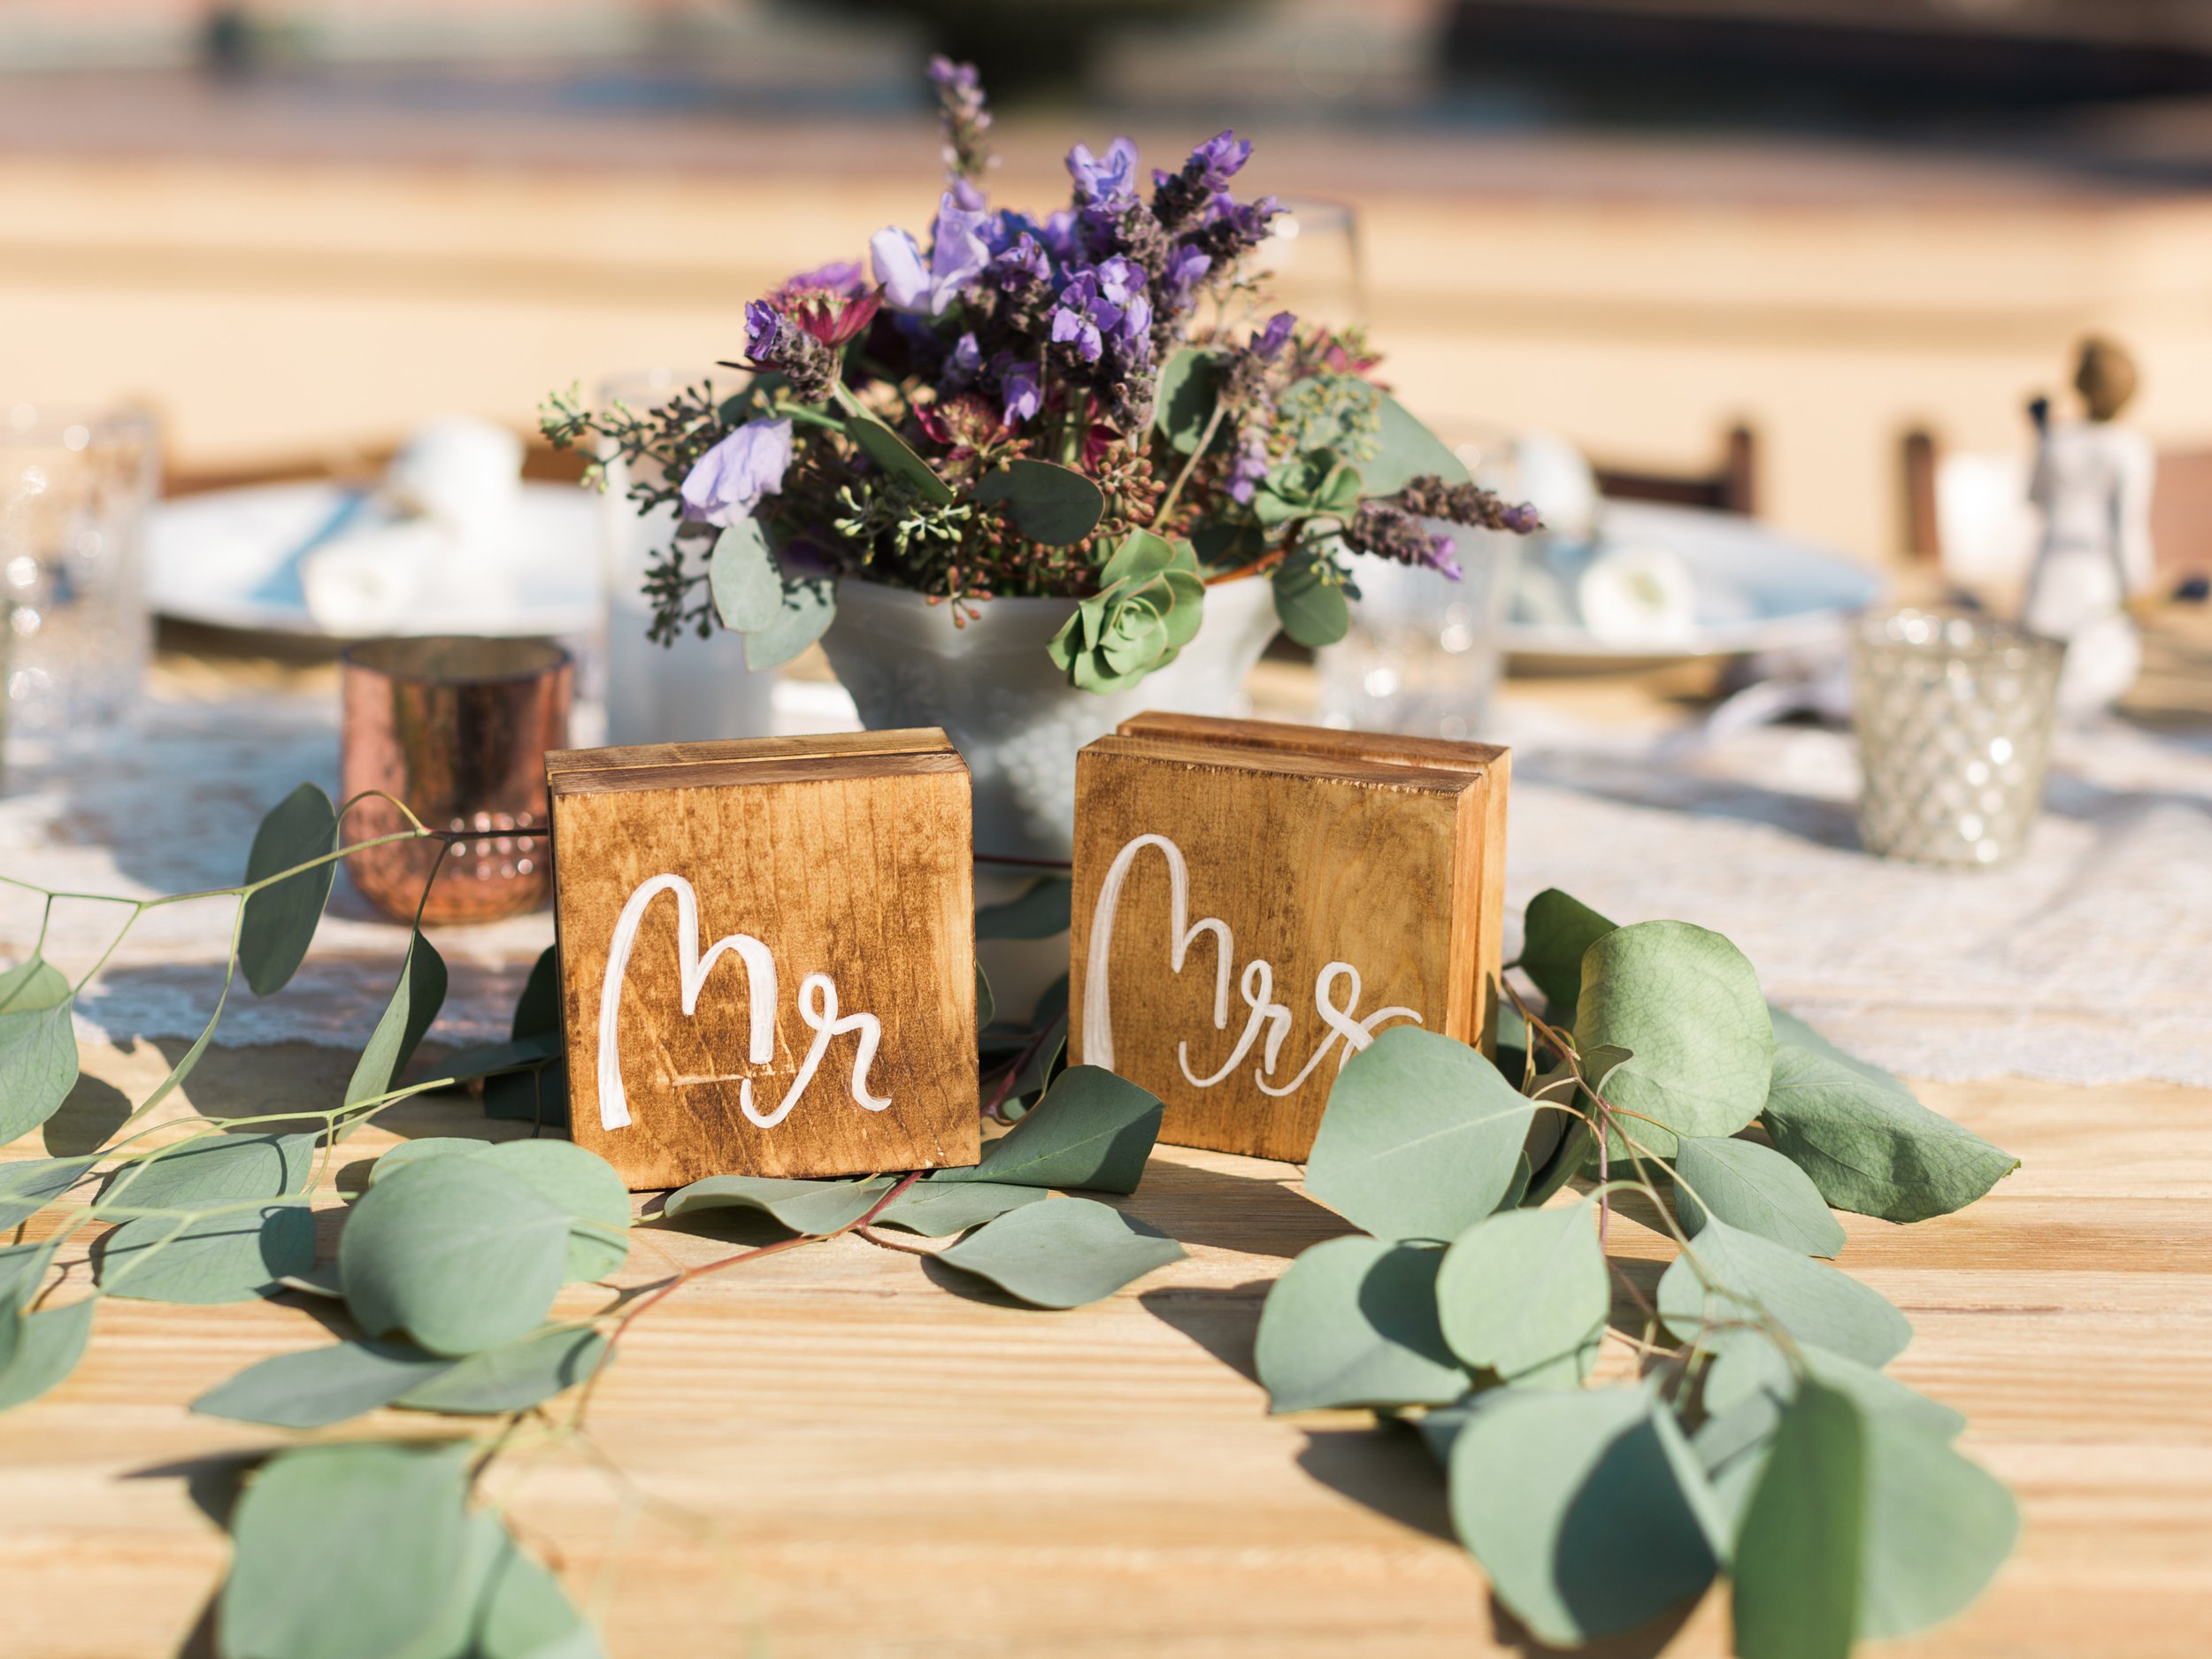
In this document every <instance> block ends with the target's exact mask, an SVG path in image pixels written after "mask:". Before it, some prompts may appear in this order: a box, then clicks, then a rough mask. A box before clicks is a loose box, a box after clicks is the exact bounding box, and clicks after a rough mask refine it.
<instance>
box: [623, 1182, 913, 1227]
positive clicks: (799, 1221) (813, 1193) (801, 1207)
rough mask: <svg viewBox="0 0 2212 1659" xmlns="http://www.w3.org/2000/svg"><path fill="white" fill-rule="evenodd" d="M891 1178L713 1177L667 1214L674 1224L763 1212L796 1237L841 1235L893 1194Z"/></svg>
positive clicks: (688, 1190) (678, 1196) (681, 1196)
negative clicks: (703, 1216)
mask: <svg viewBox="0 0 2212 1659" xmlns="http://www.w3.org/2000/svg"><path fill="white" fill-rule="evenodd" d="M891 1186H892V1182H891V1178H890V1177H888V1176H886V1175H879V1176H875V1177H872V1179H868V1180H864V1181H794V1180H781V1179H777V1178H776V1177H774V1176H769V1175H710V1176H709V1177H707V1179H704V1180H703V1181H694V1182H692V1183H691V1185H690V1186H688V1187H678V1188H677V1189H676V1190H675V1191H674V1192H672V1193H671V1194H669V1195H668V1202H667V1203H666V1205H664V1207H663V1209H662V1210H661V1214H663V1215H664V1216H666V1217H669V1218H670V1219H671V1220H673V1219H674V1218H676V1217H679V1216H690V1215H697V1214H698V1213H700V1212H701V1211H703V1210H759V1211H760V1212H761V1213H762V1214H763V1215H764V1216H767V1217H771V1218H772V1219H773V1220H775V1221H778V1222H780V1223H781V1224H782V1225H785V1226H787V1227H788V1228H790V1229H791V1231H792V1232H794V1233H836V1232H838V1231H840V1230H841V1229H843V1228H845V1227H849V1226H850V1225H852V1224H853V1223H854V1222H856V1221H857V1220H859V1219H860V1217H863V1216H864V1215H866V1214H867V1213H868V1211H869V1210H871V1209H872V1208H873V1207H874V1205H875V1202H876V1201H877V1200H878V1199H879V1198H881V1197H882V1196H883V1195H884V1194H886V1193H887V1192H888V1191H890V1190H891Z"/></svg>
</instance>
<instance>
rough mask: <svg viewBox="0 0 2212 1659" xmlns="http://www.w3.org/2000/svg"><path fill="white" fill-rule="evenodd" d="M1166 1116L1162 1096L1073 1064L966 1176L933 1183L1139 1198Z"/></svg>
mask: <svg viewBox="0 0 2212 1659" xmlns="http://www.w3.org/2000/svg"><path fill="white" fill-rule="evenodd" d="M1163 1110H1164V1108H1163V1107H1162V1106H1161V1104H1160V1100H1159V1096H1157V1095H1156V1094H1151V1093H1149V1092H1148V1091H1147V1090H1145V1089H1141V1088H1139V1087H1137V1086H1136V1085H1135V1084H1134V1083H1132V1082H1129V1081H1128V1080H1126V1079H1123V1078H1118V1077H1116V1076H1115V1075H1114V1074H1113V1073H1112V1072H1111V1071H1106V1070H1104V1069H1102V1067H1099V1066H1094V1065H1071V1066H1070V1067H1069V1068H1068V1069H1067V1070H1066V1071H1063V1072H1061V1073H1060V1075H1059V1076H1058V1077H1057V1078H1056V1079H1053V1084H1052V1087H1050V1088H1048V1089H1047V1090H1046V1091H1045V1093H1044V1097H1043V1098H1042V1099H1041V1100H1040V1101H1039V1102H1037V1104H1036V1106H1035V1108H1034V1109H1033V1110H1031V1111H1030V1112H1029V1114H1028V1115H1027V1116H1026V1117H1025V1118H1023V1119H1022V1120H1021V1121H1020V1122H1019V1123H1018V1124H1016V1125H1014V1126H1013V1128H1011V1129H1010V1130H1009V1131H1008V1132H1007V1133H1005V1134H1002V1135H1001V1136H1000V1137H999V1138H998V1139H997V1140H995V1141H992V1142H991V1143H990V1144H989V1145H987V1146H986V1147H985V1148H983V1161H982V1162H981V1163H980V1164H975V1165H973V1166H972V1167H970V1168H967V1169H954V1170H939V1171H935V1172H934V1173H933V1174H932V1175H931V1176H930V1177H929V1178H928V1184H929V1185H932V1186H935V1185H938V1184H943V1185H946V1186H952V1185H955V1184H956V1183H958V1182H962V1181H993V1182H1005V1183H1007V1184H1009V1185H1011V1186H1015V1187H1056V1188H1059V1189H1060V1190H1062V1191H1066V1190H1068V1189H1071V1188H1077V1189H1080V1190H1083V1191H1087V1192H1094V1193H1133V1192H1135V1191H1136V1190H1137V1181H1138V1179H1139V1178H1140V1177H1141V1176H1142V1175H1143V1173H1144V1164H1145V1160H1146V1159H1147V1158H1148V1157H1150V1156H1152V1143H1153V1142H1154V1141H1156V1140H1157V1139H1158V1138H1159V1134H1160V1117H1161V1113H1162V1112H1163Z"/></svg>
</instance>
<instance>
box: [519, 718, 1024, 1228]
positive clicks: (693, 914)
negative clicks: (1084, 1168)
mask: <svg viewBox="0 0 2212 1659" xmlns="http://www.w3.org/2000/svg"><path fill="white" fill-rule="evenodd" d="M546 776H547V781H548V786H549V796H550V799H551V803H552V814H553V845H554V888H555V895H556V910H557V915H556V920H557V925H558V927H559V935H560V961H561V990H562V996H563V1001H564V1003H565V1018H566V1024H567V1050H568V1078H569V1112H570V1119H571V1124H572V1133H573V1134H574V1135H575V1138H576V1142H577V1144H578V1145H579V1146H582V1147H586V1148H589V1149H590V1150H591V1151H594V1152H596V1153H597V1154H599V1155H600V1156H602V1157H603V1158H605V1159H606V1160H607V1161H608V1162H609V1163H610V1164H613V1165H614V1167H615V1168H616V1169H617V1170H618V1171H621V1172H622V1176H623V1178H624V1179H626V1181H627V1182H628V1183H629V1184H630V1187H632V1189H633V1190H636V1189H640V1188H644V1187H673V1186H676V1185H679V1184H680V1183H682V1182H686V1181H692V1180H696V1179H700V1178H702V1177H703V1176H709V1175H726V1174H747V1175H786V1176H819V1175H850V1174H858V1173H862V1172H872V1171H881V1170H910V1169H920V1168H934V1167H938V1166H941V1165H947V1164H973V1163H974V1162H975V1161H976V1159H977V1157H978V1156H979V1151H980V1148H979V1140H978V1131H977V1114H976V1046H975V1029H976V1027H975V916H974V909H975V901H974V886H973V879H974V872H973V864H972V849H971V841H970V828H969V791H968V770H967V767H966V766H965V765H964V764H963V763H962V761H961V759H960V757H959V755H958V754H957V753H956V752H955V751H954V749H953V748H952V746H951V745H950V744H949V743H948V742H947V741H945V736H944V733H941V732H939V731H935V730H928V731H914V732H870V733H857V734H854V735H849V736H834V737H817V738H766V739H758V740H749V741H737V742H724V743H676V744H650V745H646V746H643V747H641V748H634V749H567V750H558V751H556V752H554V753H552V754H549V755H548V756H547V757H546Z"/></svg>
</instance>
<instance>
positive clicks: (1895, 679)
mask: <svg viewBox="0 0 2212 1659" xmlns="http://www.w3.org/2000/svg"><path fill="white" fill-rule="evenodd" d="M2065 656H2066V649H2065V647H2064V646H2062V645H2061V644H2059V643H2058V642H2057V641H2053V640H2046V639H2040V638H2038V637H2037V636H2035V635H2033V634H2026V633H2024V632H2022V631H2021V630H2020V629H2018V628H2016V627H2014V626H2011V625H2009V624H2008V623H2003V622H1999V621H1996V620H1994V619H1993V618H1987V617H1979V616H1966V615H1957V614H1951V613H1946V612H1939V611H1896V612H1893V613H1891V614H1888V615H1882V616H1870V617H1868V618H1865V619H1864V620H1863V621H1862V622H1861V624H1860V625H1859V629H1858V632H1857V634H1856V635H1855V637H1854V639H1853V641H1852V649H1851V680H1852V699H1853V703H1852V707H1853V715H1852V724H1853V725H1854V726H1855V728H1856V729H1857V732H1858V739H1859V766H1860V771H1861V773H1862V778H1861V783H1860V793H1859V839H1860V840H1861V841H1863V842H1864V843H1865V846H1866V849H1867V850H1868V851H1869V852H1873V853H1880V854H1882V855H1883V856H1886V857H1891V858H1905V859H1910V860H1912V861H1913V862H1915V863H1916V864H1965V865H1973V866H1979V867H1983V868H1986V867H1988V866H1991V865H1993V864H2002V863H2004V862H2005V861H2006V860H2008V859H2009V858H2011V857H2013V856H2015V855H2016V854H2017V853H2018V852H2019V851H2020V849H2022V848H2023V847H2024V846H2025V845H2026V844H2027V839H2028V832H2029V831H2030V830H2031V829H2032V828H2033V827H2034V825H2035V818H2036V814H2037V812H2038V811H2039V810H2041V807H2042V803H2043V768H2044V763H2045V760H2046V759H2047V757H2048V754H2049V750H2050V741H2051V716H2052V710H2053V708H2054V706H2055V694H2056V692H2057V689H2058V672H2059V668H2060V666H2061V664H2062V663H2063V662H2064V661H2065Z"/></svg>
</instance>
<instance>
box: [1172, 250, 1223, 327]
mask: <svg viewBox="0 0 2212 1659" xmlns="http://www.w3.org/2000/svg"><path fill="white" fill-rule="evenodd" d="M1213 265H1214V262H1213V260H1212V259H1211V258H1210V257H1207V255H1206V254H1205V253H1203V252H1202V251H1201V250H1198V249H1196V248H1194V247H1192V246H1190V245H1189V244H1188V243H1185V244H1184V245H1183V246H1181V247H1179V248H1178V249H1176V250H1175V251H1174V252H1173V253H1171V254H1170V255H1169V256H1168V259H1167V275H1166V279H1165V280H1166V283H1167V293H1168V299H1169V301H1170V303H1171V304H1172V306H1173V307H1174V309H1175V310H1177V311H1181V310H1183V309H1184V308H1185V307H1187V305H1189V303H1190V302H1191V296H1192V295H1193V294H1194V293H1195V292H1196V291H1197V288H1198V284H1199V282H1200V281H1201V280H1202V279H1203V278H1204V276H1205V274H1206V273H1207V272H1209V271H1210V270H1212V269H1213Z"/></svg>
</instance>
